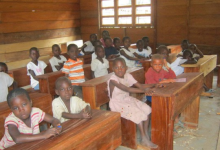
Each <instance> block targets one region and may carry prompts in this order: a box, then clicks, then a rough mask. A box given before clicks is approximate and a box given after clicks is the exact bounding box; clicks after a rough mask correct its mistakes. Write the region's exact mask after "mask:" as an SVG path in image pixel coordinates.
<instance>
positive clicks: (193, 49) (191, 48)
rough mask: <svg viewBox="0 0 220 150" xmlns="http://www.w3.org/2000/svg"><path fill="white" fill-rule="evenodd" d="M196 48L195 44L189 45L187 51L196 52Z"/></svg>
mask: <svg viewBox="0 0 220 150" xmlns="http://www.w3.org/2000/svg"><path fill="white" fill-rule="evenodd" d="M196 48H197V46H196V44H190V45H189V49H190V50H191V51H192V52H193V53H195V52H196Z"/></svg>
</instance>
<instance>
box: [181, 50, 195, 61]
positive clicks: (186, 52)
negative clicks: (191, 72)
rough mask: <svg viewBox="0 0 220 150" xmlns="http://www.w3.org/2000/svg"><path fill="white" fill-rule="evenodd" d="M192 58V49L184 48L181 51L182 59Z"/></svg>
mask: <svg viewBox="0 0 220 150" xmlns="http://www.w3.org/2000/svg"><path fill="white" fill-rule="evenodd" d="M192 58H193V53H192V51H191V50H189V49H185V50H184V51H183V59H187V60H192Z"/></svg>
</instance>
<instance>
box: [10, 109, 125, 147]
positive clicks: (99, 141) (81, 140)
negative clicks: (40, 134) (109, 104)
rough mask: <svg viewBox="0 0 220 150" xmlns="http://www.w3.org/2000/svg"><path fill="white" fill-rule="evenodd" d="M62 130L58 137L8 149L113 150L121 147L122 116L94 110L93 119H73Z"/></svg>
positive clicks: (65, 123)
mask: <svg viewBox="0 0 220 150" xmlns="http://www.w3.org/2000/svg"><path fill="white" fill-rule="evenodd" d="M62 128H63V131H62V132H61V133H60V135H58V136H56V137H52V138H49V139H45V140H38V141H34V142H29V143H23V144H16V145H14V146H12V147H10V148H8V149H9V150H10V149H32V150H41V149H47V150H61V149H65V150H72V149H75V150H76V149H77V150H113V149H116V148H117V147H118V146H120V145H121V130H120V128H121V122H120V114H119V113H116V112H110V111H101V110H93V117H92V118H91V119H71V120H69V121H66V122H64V123H62Z"/></svg>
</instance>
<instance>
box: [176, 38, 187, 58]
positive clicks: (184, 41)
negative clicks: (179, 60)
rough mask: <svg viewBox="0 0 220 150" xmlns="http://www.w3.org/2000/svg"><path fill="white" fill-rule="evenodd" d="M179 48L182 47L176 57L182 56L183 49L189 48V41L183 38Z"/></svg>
mask: <svg viewBox="0 0 220 150" xmlns="http://www.w3.org/2000/svg"><path fill="white" fill-rule="evenodd" d="M181 48H182V51H181V52H180V53H179V54H178V55H177V56H176V57H182V56H183V51H184V50H185V49H189V41H188V40H183V41H182V43H181Z"/></svg>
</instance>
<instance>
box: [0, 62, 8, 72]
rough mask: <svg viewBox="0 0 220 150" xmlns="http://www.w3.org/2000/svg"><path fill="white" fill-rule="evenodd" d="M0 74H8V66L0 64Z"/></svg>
mask: <svg viewBox="0 0 220 150" xmlns="http://www.w3.org/2000/svg"><path fill="white" fill-rule="evenodd" d="M0 72H5V73H8V66H7V65H6V63H3V62H0Z"/></svg>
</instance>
